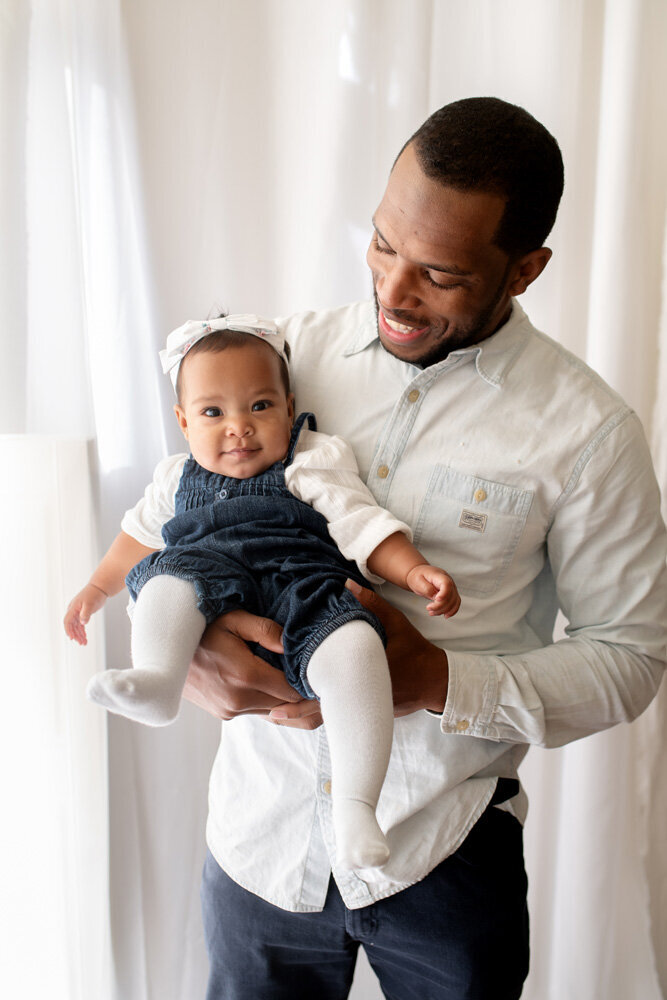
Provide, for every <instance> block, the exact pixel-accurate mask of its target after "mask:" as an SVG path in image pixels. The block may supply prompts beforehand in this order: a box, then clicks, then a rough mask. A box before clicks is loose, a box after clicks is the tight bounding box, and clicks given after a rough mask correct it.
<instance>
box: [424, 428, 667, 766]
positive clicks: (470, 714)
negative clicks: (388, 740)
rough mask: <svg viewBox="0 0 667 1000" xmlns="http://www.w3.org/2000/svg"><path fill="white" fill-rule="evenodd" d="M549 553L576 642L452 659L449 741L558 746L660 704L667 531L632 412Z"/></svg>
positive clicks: (602, 453) (563, 507)
mask: <svg viewBox="0 0 667 1000" xmlns="http://www.w3.org/2000/svg"><path fill="white" fill-rule="evenodd" d="M547 552H548V557H549V563H550V567H551V572H552V575H553V580H554V583H555V588H556V593H557V596H558V603H559V605H560V607H561V609H562V611H563V613H564V615H565V617H566V619H567V622H568V624H567V626H566V629H565V632H566V636H567V638H564V639H562V640H560V641H559V642H556V643H553V644H551V645H547V646H545V647H544V648H541V649H535V650H531V651H528V652H525V653H512V654H508V655H497V654H486V653H474V652H460V651H459V652H449V651H448V660H449V690H448V696H447V703H446V706H445V711H444V713H443V715H442V729H443V732H446V733H456V732H458V733H465V734H466V735H474V736H481V737H484V738H486V739H491V740H502V741H507V742H513V743H535V744H538V745H540V746H546V747H552V746H560V745H562V744H564V743H567V742H570V741H571V740H575V739H577V738H579V737H581V736H585V735H587V734H590V733H594V732H598V731H600V730H603V729H606V728H608V727H610V726H613V725H615V724H616V723H619V722H627V721H631V720H632V719H634V718H636V717H637V716H638V715H639V714H640V713H641V712H642V711H643V710H644V709H645V708H646V706H647V705H648V703H649V702H650V701H651V699H652V698H653V696H654V695H655V693H656V691H657V689H658V686H659V684H660V680H661V677H662V674H663V670H664V665H665V663H664V661H665V624H666V623H665V620H664V618H665V607H666V606H667V582H666V572H665V533H664V528H663V526H662V521H661V517H660V498H659V491H658V486H657V483H656V481H655V476H654V473H653V469H652V464H651V459H650V455H649V451H648V447H647V444H646V441H645V439H644V435H643V431H642V429H641V426H640V424H639V421H638V420H637V418H636V416H635V415H634V414H632V413H628V415H627V416H625V418H624V419H620V420H619V421H612V422H611V423H610V424H609V425H608V426H607V427H606V428H603V430H602V431H601V432H600V434H599V435H598V436H597V440H596V441H594V442H591V446H590V448H589V449H588V454H587V455H584V456H583V457H582V461H581V462H580V464H579V467H578V468H577V469H575V471H574V473H573V476H572V478H571V480H570V482H569V483H568V485H567V488H566V490H565V491H564V492H563V494H562V495H561V497H560V498H559V500H558V502H557V504H556V505H555V509H554V511H553V517H552V523H551V526H550V529H549V532H548V535H547Z"/></svg>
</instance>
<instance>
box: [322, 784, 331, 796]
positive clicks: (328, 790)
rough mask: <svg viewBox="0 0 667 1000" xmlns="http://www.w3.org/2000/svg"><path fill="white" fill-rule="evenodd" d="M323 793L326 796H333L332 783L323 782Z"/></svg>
mask: <svg viewBox="0 0 667 1000" xmlns="http://www.w3.org/2000/svg"><path fill="white" fill-rule="evenodd" d="M322 791H323V792H324V794H325V795H331V782H330V781H323V782H322Z"/></svg>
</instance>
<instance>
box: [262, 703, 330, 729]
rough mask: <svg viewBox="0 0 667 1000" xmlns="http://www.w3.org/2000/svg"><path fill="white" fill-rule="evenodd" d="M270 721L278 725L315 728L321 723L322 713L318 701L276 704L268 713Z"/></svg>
mask: <svg viewBox="0 0 667 1000" xmlns="http://www.w3.org/2000/svg"><path fill="white" fill-rule="evenodd" d="M269 719H270V720H271V722H275V723H276V725H278V726H291V727H292V728H293V729H317V728H318V726H321V725H322V714H321V712H320V703H319V701H306V700H305V699H302V700H301V701H297V702H294V703H293V704H286V705H278V706H277V707H276V708H274V709H272V711H271V712H270V713H269Z"/></svg>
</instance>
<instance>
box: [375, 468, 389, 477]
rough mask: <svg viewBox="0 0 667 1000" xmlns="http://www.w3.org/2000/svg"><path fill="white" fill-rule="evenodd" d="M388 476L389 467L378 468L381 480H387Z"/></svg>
mask: <svg viewBox="0 0 667 1000" xmlns="http://www.w3.org/2000/svg"><path fill="white" fill-rule="evenodd" d="M388 475H389V466H388V465H379V466H378V476H379V478H380V479H386V478H387V476H388Z"/></svg>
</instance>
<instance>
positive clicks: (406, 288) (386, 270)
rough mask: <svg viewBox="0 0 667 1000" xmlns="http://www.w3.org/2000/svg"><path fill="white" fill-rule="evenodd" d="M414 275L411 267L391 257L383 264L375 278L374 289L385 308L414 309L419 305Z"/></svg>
mask: <svg viewBox="0 0 667 1000" xmlns="http://www.w3.org/2000/svg"><path fill="white" fill-rule="evenodd" d="M415 282H416V277H415V274H414V270H413V268H412V267H411V266H410V265H409V264H407V263H404V262H403V261H401V260H400V259H397V258H393V259H392V260H391V261H387V263H386V265H385V266H383V269H382V272H381V273H380V274H379V275H378V278H377V280H376V291H377V293H378V297H379V299H380V301H381V303H382V305H383V306H386V308H387V309H414V308H415V307H416V306H418V305H419V303H420V299H419V296H418V294H417V288H416V284H415Z"/></svg>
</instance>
